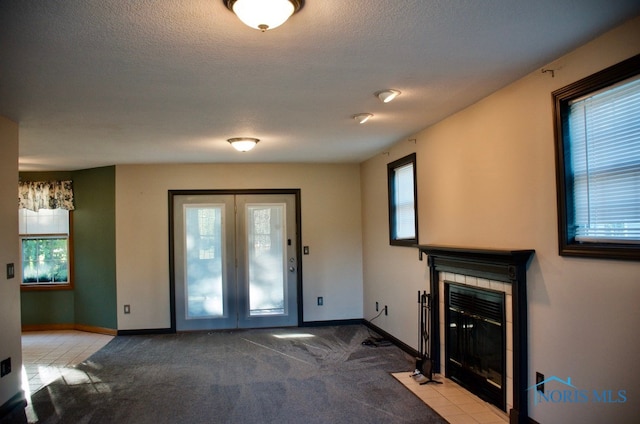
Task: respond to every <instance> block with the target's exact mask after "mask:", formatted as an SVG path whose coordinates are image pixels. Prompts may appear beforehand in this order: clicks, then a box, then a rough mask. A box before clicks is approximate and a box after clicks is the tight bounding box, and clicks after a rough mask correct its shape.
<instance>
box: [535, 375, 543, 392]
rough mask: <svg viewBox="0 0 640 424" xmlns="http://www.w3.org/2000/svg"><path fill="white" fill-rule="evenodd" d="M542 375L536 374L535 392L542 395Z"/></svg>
mask: <svg viewBox="0 0 640 424" xmlns="http://www.w3.org/2000/svg"><path fill="white" fill-rule="evenodd" d="M543 381H544V374H541V373H539V372H536V390H537V391H539V392H542V393H544V383H543Z"/></svg>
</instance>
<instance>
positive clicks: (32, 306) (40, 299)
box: [20, 172, 75, 325]
mask: <svg viewBox="0 0 640 424" xmlns="http://www.w3.org/2000/svg"><path fill="white" fill-rule="evenodd" d="M72 179H73V176H72V173H71V172H21V173H20V180H21V181H50V180H72ZM74 295H75V293H74V291H73V290H48V291H22V292H21V294H20V307H21V310H22V313H21V314H22V325H40V324H73V323H74V322H75V313H74V306H73V302H74V300H73V298H74Z"/></svg>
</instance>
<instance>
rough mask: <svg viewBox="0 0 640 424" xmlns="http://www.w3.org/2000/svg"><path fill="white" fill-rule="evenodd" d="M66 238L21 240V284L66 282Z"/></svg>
mask: <svg viewBox="0 0 640 424" xmlns="http://www.w3.org/2000/svg"><path fill="white" fill-rule="evenodd" d="M68 281H69V279H68V243H67V239H66V238H41V239H23V240H22V282H23V284H52V283H68Z"/></svg>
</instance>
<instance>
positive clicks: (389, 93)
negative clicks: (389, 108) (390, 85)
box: [375, 89, 400, 103]
mask: <svg viewBox="0 0 640 424" xmlns="http://www.w3.org/2000/svg"><path fill="white" fill-rule="evenodd" d="M375 95H376V97H377V98H379V99H380V101H381V102H383V103H389V102H390V101H391V100H393V99H395V98H396V97H398V96H399V95H400V91H399V90H392V89H389V90H381V91H378V92H376V93H375Z"/></svg>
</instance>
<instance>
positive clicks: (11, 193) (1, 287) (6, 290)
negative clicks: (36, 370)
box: [0, 116, 22, 406]
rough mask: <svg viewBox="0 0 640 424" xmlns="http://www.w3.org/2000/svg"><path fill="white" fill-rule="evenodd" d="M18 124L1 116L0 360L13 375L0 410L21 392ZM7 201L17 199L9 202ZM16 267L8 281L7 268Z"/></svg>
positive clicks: (4, 385) (5, 381) (4, 383)
mask: <svg viewBox="0 0 640 424" xmlns="http://www.w3.org/2000/svg"><path fill="white" fill-rule="evenodd" d="M17 198H18V124H16V123H14V122H11V121H10V120H8V119H6V118H4V117H2V116H0V199H3V200H2V202H1V203H0V234H2V237H1V238H0V323H1V324H0V360H4V359H6V358H11V365H12V371H11V373H10V374H8V375H6V376H4V377H2V379H0V406H3V405H4V404H5V403H6V402H7V401H9V400H10V399H11V398H13V397H14V396H15V395H17V394H18V393H19V392H20V391H21V373H20V368H21V366H22V344H21V339H20V262H19V260H20V256H19V252H18V208H17V207H16V206H17V204H16V202H17ZM10 199H16V200H15V201H13V202H12V201H11V200H10ZM9 263H13V264H14V266H15V273H16V276H15V278H12V279H7V275H6V264H9Z"/></svg>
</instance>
